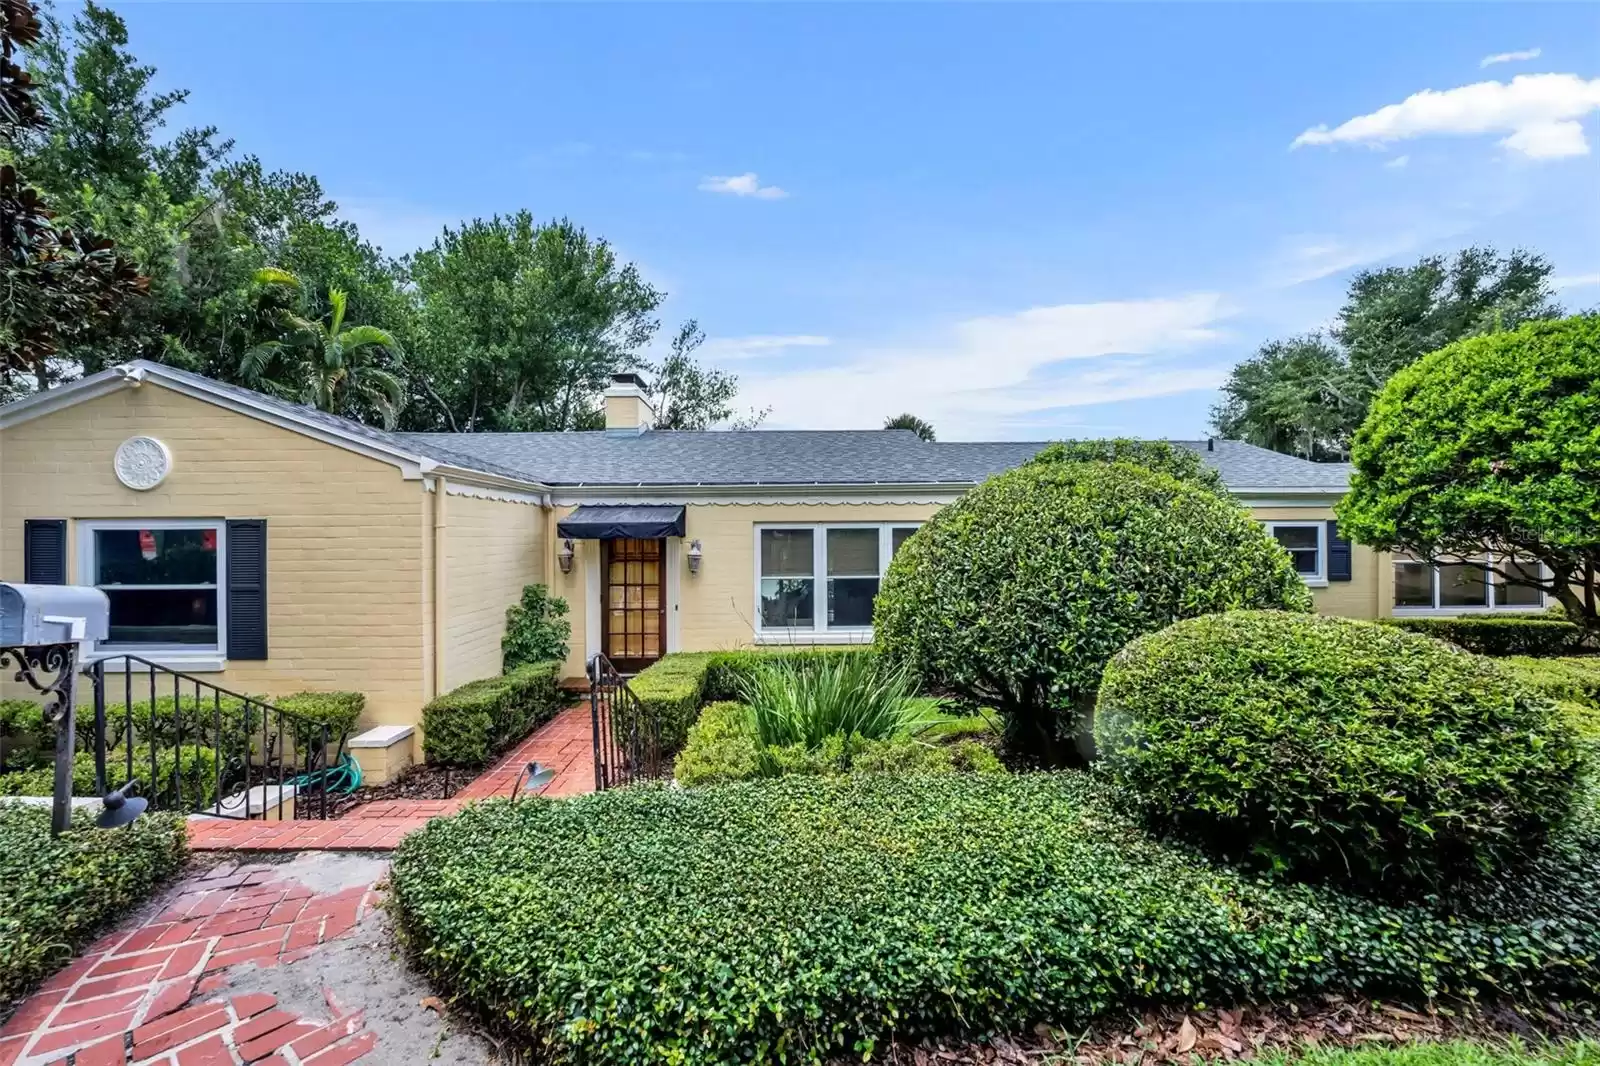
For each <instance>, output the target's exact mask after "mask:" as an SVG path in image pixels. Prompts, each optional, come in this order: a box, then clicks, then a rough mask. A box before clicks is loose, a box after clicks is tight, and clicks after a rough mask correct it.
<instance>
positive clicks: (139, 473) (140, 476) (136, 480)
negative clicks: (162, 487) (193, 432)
mask: <svg viewBox="0 0 1600 1066" xmlns="http://www.w3.org/2000/svg"><path fill="white" fill-rule="evenodd" d="M111 465H112V467H113V468H114V469H115V470H116V472H117V480H118V481H120V482H122V483H123V484H124V485H126V486H128V487H129V488H130V489H138V490H139V491H140V492H143V491H145V490H146V489H153V488H155V487H156V486H157V485H159V484H161V482H162V480H163V479H164V478H165V477H166V476H167V474H168V472H169V471H171V470H172V453H171V452H169V451H167V446H166V445H165V444H162V443H161V442H160V441H158V440H156V439H155V438H154V437H129V438H128V439H127V440H125V441H123V442H122V444H121V445H119V446H118V448H117V456H116V458H115V459H113V460H112V461H111Z"/></svg>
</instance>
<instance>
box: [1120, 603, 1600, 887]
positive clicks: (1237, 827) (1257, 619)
mask: <svg viewBox="0 0 1600 1066" xmlns="http://www.w3.org/2000/svg"><path fill="white" fill-rule="evenodd" d="M1095 733H1096V739H1097V741H1098V742H1099V746H1100V751H1101V756H1102V762H1103V765H1104V766H1105V767H1106V768H1107V769H1108V770H1109V771H1110V773H1111V774H1112V775H1113V776H1114V777H1115V778H1116V779H1117V780H1118V781H1120V782H1121V783H1122V784H1123V785H1125V786H1126V787H1127V788H1128V790H1129V792H1130V793H1131V794H1132V797H1133V799H1134V801H1135V802H1136V803H1137V804H1138V805H1139V806H1140V808H1141V809H1142V810H1143V812H1144V814H1145V816H1146V817H1147V819H1148V820H1149V821H1150V822H1151V823H1152V824H1155V825H1157V826H1160V827H1163V828H1173V829H1177V830H1178V831H1180V832H1182V833H1183V834H1185V835H1186V836H1189V837H1191V838H1193V839H1196V840H1198V841H1200V842H1202V843H1205V844H1207V845H1208V846H1210V847H1212V848H1214V849H1216V850H1218V851H1221V852H1223V853H1224V854H1227V855H1230V856H1233V857H1236V858H1240V859H1259V860H1264V861H1265V862H1267V863H1268V864H1270V865H1271V866H1272V867H1273V868H1275V869H1277V870H1279V871H1284V872H1288V873H1291V874H1294V875H1296V876H1302V877H1322V878H1328V879H1332V880H1339V881H1348V882H1352V883H1357V884H1361V885H1367V886H1390V887H1395V886H1408V885H1414V884H1424V885H1438V884H1442V883H1445V882H1451V881H1455V880H1458V879H1460V878H1463V877H1472V876H1479V875H1484V874H1488V873H1492V872H1495V871H1497V870H1500V869H1502V868H1504V867H1507V866H1509V865H1511V864H1513V863H1518V862H1521V861H1525V860H1526V859H1527V858H1528V857H1529V856H1530V855H1532V854H1533V853H1535V852H1537V850H1538V849H1539V848H1540V846H1541V845H1542V844H1543V842H1544V841H1545V839H1546V838H1547V837H1548V835H1549V833H1550V831H1551V829H1552V828H1554V827H1557V826H1559V825H1561V824H1562V823H1563V822H1564V821H1565V820H1566V818H1567V816H1568V814H1569V812H1570V811H1571V808H1572V802H1573V796H1574V787H1575V781H1576V778H1577V773H1578V770H1579V768H1580V766H1581V763H1582V758H1581V753H1580V750H1579V748H1578V745H1577V740H1576V738H1575V737H1574V735H1573V732H1572V729H1571V728H1570V726H1569V724H1568V723H1567V722H1566V721H1565V719H1564V718H1563V717H1562V716H1561V715H1560V713H1559V712H1558V711H1557V709H1556V706H1555V704H1554V703H1553V702H1552V701H1551V700H1549V699H1548V698H1546V697H1545V696H1543V695H1541V694H1540V693H1538V692H1537V691H1536V690H1534V689H1532V688H1529V687H1527V686H1525V685H1523V684H1522V683H1521V682H1520V681H1519V680H1518V678H1517V676H1516V675H1515V674H1514V673H1513V672H1511V671H1509V670H1505V669H1501V668H1500V667H1499V666H1497V665H1496V664H1495V663H1494V662H1493V661H1492V660H1489V659H1485V658H1482V657H1479V656H1475V655H1471V654H1468V653H1466V652H1462V651H1459V650H1457V649H1454V648H1451V647H1448V646H1446V645H1443V644H1440V643H1439V642H1437V641H1433V640H1428V639H1426V638H1424V637H1419V636H1416V635H1414V634H1410V633H1405V632H1401V631H1399V630H1395V629H1392V628H1389V627H1385V626H1377V625H1373V624H1371V623H1369V622H1358V621H1354V620H1351V619H1345V618H1330V617H1326V616H1320V615H1299V614H1288V613H1284V612H1279V611H1238V612H1233V613H1230V614H1222V615H1209V616H1206V617H1203V618H1193V619H1189V620H1187V621H1183V622H1178V623H1176V624H1174V625H1172V626H1169V627H1168V628H1166V629H1164V630H1162V631H1160V632H1159V633H1152V634H1149V635H1148V636H1144V637H1141V638H1139V639H1138V640H1136V641H1134V642H1133V643H1131V644H1129V645H1128V647H1127V648H1125V649H1123V650H1122V651H1121V652H1120V653H1118V655H1117V656H1116V658H1114V659H1112V660H1111V662H1110V663H1109V664H1108V665H1107V667H1106V672H1105V680H1104V682H1103V683H1102V685H1101V688H1100V702H1099V708H1098V711H1097V714H1096V721H1095Z"/></svg>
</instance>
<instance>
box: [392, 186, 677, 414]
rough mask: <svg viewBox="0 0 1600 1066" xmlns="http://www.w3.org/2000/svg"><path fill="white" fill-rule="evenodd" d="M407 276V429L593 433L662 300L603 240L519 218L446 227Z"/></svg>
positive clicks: (561, 224) (651, 330)
mask: <svg viewBox="0 0 1600 1066" xmlns="http://www.w3.org/2000/svg"><path fill="white" fill-rule="evenodd" d="M410 271H411V278H412V281H413V282H414V283H415V286H416V292H417V295H418V297H419V298H420V300H421V309H420V315H419V322H418V335H417V338H416V341H415V343H414V344H413V351H412V354H413V371H414V372H413V381H414V383H415V385H416V387H417V388H418V389H419V390H420V391H421V393H422V395H423V398H424V401H423V402H422V403H419V404H418V405H417V410H416V411H415V412H414V414H413V417H412V419H411V420H410V422H411V423H415V426H414V428H417V429H433V428H442V429H458V430H474V429H497V430H564V429H591V428H595V427H596V426H598V425H599V424H600V415H599V409H598V404H597V398H598V396H599V394H600V392H601V391H602V390H603V389H604V388H605V386H606V384H607V383H608V382H609V380H610V378H611V375H612V374H613V373H615V372H617V371H619V370H623V369H626V368H627V367H630V366H633V365H636V364H637V363H638V361H639V353H640V352H642V350H643V349H644V347H645V345H646V344H648V343H649V341H650V338H651V337H652V336H654V334H655V331H656V328H657V325H658V323H657V320H656V319H655V317H654V315H655V310H656V308H657V307H659V306H660V305H661V301H662V299H663V298H664V294H663V293H661V292H660V291H659V290H657V289H655V288H654V287H652V286H651V285H650V284H649V283H648V282H646V281H645V280H644V277H643V275H642V274H641V273H640V272H639V268H638V267H636V266H635V265H633V264H632V263H626V262H623V261H621V260H620V259H619V258H618V257H617V254H616V251H615V250H614V249H613V248H612V247H611V245H610V244H608V243H607V242H605V241H604V240H600V239H598V238H594V237H590V236H589V235H588V234H587V233H586V232H584V230H583V228H582V227H580V226H578V225H576V224H574V223H572V222H570V221H568V220H566V219H561V220H559V221H556V222H551V223H547V224H540V223H537V222H535V221H534V219H533V216H532V214H530V213H529V212H527V211H520V212H518V213H517V214H515V215H512V216H510V217H508V218H502V217H500V216H498V215H497V216H495V217H493V218H491V219H488V220H487V221H485V220H482V219H477V220H474V221H472V222H468V223H466V224H465V225H463V226H461V227H460V228H459V229H446V230H445V231H444V233H443V235H442V236H440V238H439V239H438V240H436V241H435V242H434V244H433V247H432V248H429V249H427V250H426V251H422V252H419V253H417V254H416V255H415V256H413V257H412V259H411V261H410Z"/></svg>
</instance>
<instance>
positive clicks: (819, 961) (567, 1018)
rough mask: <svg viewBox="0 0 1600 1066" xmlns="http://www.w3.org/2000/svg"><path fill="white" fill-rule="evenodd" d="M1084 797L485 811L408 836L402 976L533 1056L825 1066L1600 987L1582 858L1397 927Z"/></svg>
mask: <svg viewBox="0 0 1600 1066" xmlns="http://www.w3.org/2000/svg"><path fill="white" fill-rule="evenodd" d="M1105 787H1106V785H1105V782H1103V781H1102V780H1101V779H1099V778H1098V777H1097V775H1092V774H1077V773H1074V774H1021V775H1010V774H994V775H983V774H978V775H952V776H926V775H912V776H904V777H902V776H896V775H889V774H865V775H852V776H844V777H796V776H791V777H785V778H782V779H780V780H776V781H760V782H748V783H743V784H734V785H728V786H725V787H721V788H715V789H674V788H667V787H656V786H642V787H638V788H629V789H618V790H613V791H608V792H604V793H600V794H597V795H593V796H586V797H581V798H578V799H574V800H565V801H561V802H545V801H530V802H522V803H516V804H512V803H508V802H489V803H484V804H478V805H474V806H471V807H469V808H467V809H466V810H465V811H464V812H462V813H461V814H459V815H457V816H455V817H453V818H445V819H437V820H435V821H433V822H431V823H429V825H428V826H427V827H426V828H424V829H423V830H421V831H419V832H417V833H414V834H412V835H410V836H409V837H407V838H406V840H405V841H404V842H402V844H401V845H400V847H399V849H398V850H397V851H396V853H395V858H394V864H393V868H392V875H391V876H392V881H393V886H394V897H393V898H394V900H395V903H396V906H397V912H398V915H399V916H400V919H401V921H402V924H403V926H404V929H405V931H406V935H407V937H408V939H409V943H410V945H411V947H412V948H413V950H414V952H415V958H416V959H417V960H418V961H419V963H420V965H421V966H422V967H424V968H425V969H426V970H427V971H429V972H430V974H431V975H432V976H433V977H434V978H435V979H436V980H437V981H439V982H440V984H441V985H442V986H443V987H448V988H450V989H452V990H454V992H455V994H456V995H457V996H458V997H459V1000H460V1002H461V1004H462V1005H463V1006H468V1005H470V1006H471V1007H473V1008H476V1009H477V1010H480V1011H482V1012H483V1013H485V1014H486V1015H488V1016H492V1017H494V1018H495V1019H497V1021H499V1022H500V1023H502V1024H503V1025H505V1026H507V1027H508V1028H509V1029H510V1030H511V1031H512V1032H513V1033H514V1034H515V1035H516V1036H517V1037H519V1038H520V1039H521V1040H522V1041H524V1042H526V1043H527V1044H529V1045H531V1046H533V1047H535V1048H537V1049H538V1052H539V1054H540V1055H541V1056H542V1057H546V1058H548V1059H550V1060H551V1061H557V1062H571V1063H588V1064H612V1063H615V1064H624V1063H626V1064H635V1063H646V1062H672V1063H676V1064H678V1066H702V1064H712V1063H726V1062H753V1061H772V1062H781V1061H787V1062H809V1063H819V1062H823V1061H827V1060H829V1059H830V1058H831V1057H833V1056H835V1055H838V1056H841V1057H842V1056H844V1055H849V1056H851V1057H856V1058H859V1057H870V1056H872V1054H873V1052H874V1051H875V1050H880V1049H881V1048H882V1046H883V1042H884V1040H885V1039H886V1037H887V1036H888V1035H889V1034H891V1033H893V1034H894V1035H896V1036H898V1037H902V1038H907V1039H911V1040H915V1039H917V1038H919V1037H922V1036H927V1035H956V1036H959V1035H961V1034H962V1033H963V1032H964V1033H965V1034H967V1035H971V1034H981V1033H986V1032H996V1031H1000V1032H1004V1031H1018V1030H1022V1029H1026V1028H1029V1027H1031V1026H1033V1025H1034V1024H1036V1023H1039V1022H1041V1021H1048V1022H1052V1023H1056V1024H1061V1025H1065V1026H1072V1027H1078V1026H1081V1025H1083V1024H1084V1023H1085V1022H1087V1021H1088V1020H1089V1019H1091V1018H1093V1017H1095V1016H1097V1015H1101V1014H1104V1013H1105V1012H1107V1011H1112V1010H1122V1009H1128V1010H1137V1009H1141V1008H1143V1007H1144V1006H1146V1005H1148V1004H1151V1003H1164V1004H1191V1003H1195V1002H1200V1001H1203V1002H1210V1003H1220V1002H1252V1001H1257V1002H1258V1001H1264V1000H1275V999H1286V998H1292V997H1299V996H1313V995H1321V994H1323V993H1330V994H1360V995H1370V996H1383V997H1389V996H1395V997H1412V998H1416V997H1426V996H1432V995H1444V994H1463V995H1466V994H1472V993H1474V992H1476V993H1479V994H1502V993H1504V994H1517V995H1523V996H1527V997H1530V998H1539V997H1553V998H1569V997H1592V996H1593V995H1594V994H1595V993H1596V992H1600V978H1597V972H1596V964H1595V960H1596V959H1597V958H1600V917H1597V916H1600V848H1597V847H1596V846H1595V845H1596V844H1597V843H1600V840H1597V839H1596V838H1595V836H1594V833H1593V830H1592V829H1589V830H1587V835H1585V836H1582V837H1579V836H1577V835H1576V834H1573V833H1569V834H1564V835H1563V837H1562V838H1561V840H1560V841H1559V842H1558V843H1557V846H1555V847H1553V848H1552V849H1551V850H1550V851H1549V852H1548V853H1546V855H1544V856H1542V857H1541V858H1539V859H1538V860H1536V861H1535V862H1534V863H1533V864H1531V865H1530V867H1529V868H1528V869H1527V870H1525V871H1523V872H1522V874H1521V875H1520V876H1519V877H1518V878H1517V879H1515V880H1505V881H1495V882H1490V883H1486V884H1482V885H1478V886H1474V887H1473V888H1471V889H1469V890H1464V891H1462V892H1459V893H1456V894H1454V895H1452V896H1451V897H1450V898H1449V901H1448V902H1449V908H1450V909H1448V910H1446V909H1443V908H1444V906H1445V904H1444V903H1443V902H1440V901H1429V902H1427V903H1419V904H1413V905H1409V906H1400V905H1393V904H1385V903H1382V902H1378V901H1374V900H1372V899H1369V898H1366V897H1361V896H1353V895H1346V894H1342V893H1340V892H1339V891H1337V890H1335V889H1332V888H1329V887H1324V886H1312V885H1305V884H1296V883H1286V882H1269V881H1263V880H1256V879H1253V878H1251V877H1249V876H1246V875H1243V874H1241V873H1238V872H1234V871H1230V870H1228V869H1226V868H1222V867H1218V866H1214V865H1211V864H1208V863H1207V862H1205V861H1203V860H1201V859H1200V858H1199V857H1198V856H1197V855H1196V854H1195V853H1194V852H1192V851H1189V850H1187V849H1185V848H1182V847H1177V846H1173V845H1168V844H1163V843H1160V842H1157V841H1154V840H1152V839H1151V838H1149V837H1148V836H1146V835H1145V834H1144V833H1143V832H1142V831H1141V830H1140V829H1139V828H1138V826H1137V824H1136V822H1135V821H1134V820H1133V819H1132V818H1131V817H1128V816H1125V815H1124V814H1122V813H1121V812H1120V809H1119V807H1118V806H1117V805H1116V804H1115V803H1113V802H1110V801H1108V800H1107V799H1106V798H1105V796H1104V794H1103V790H1104V789H1105Z"/></svg>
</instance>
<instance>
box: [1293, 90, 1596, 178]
mask: <svg viewBox="0 0 1600 1066" xmlns="http://www.w3.org/2000/svg"><path fill="white" fill-rule="evenodd" d="M1597 110H1600V78H1595V79H1593V80H1585V79H1583V78H1580V77H1578V76H1577V75H1576V74H1522V75H1518V76H1517V77H1515V78H1513V79H1511V81H1510V82H1498V81H1484V82H1478V83H1477V84H1475V85H1463V86H1461V87H1460V88H1458V89H1447V90H1445V91H1443V92H1439V91H1437V90H1434V89H1424V90H1423V91H1422V92H1419V93H1414V94H1412V95H1411V96H1408V97H1407V98H1406V99H1405V100H1403V101H1401V102H1400V103H1398V104H1390V105H1388V106H1387V107H1381V108H1379V109H1378V110H1377V111H1374V112H1372V114H1370V115H1358V116H1356V117H1355V118H1352V119H1350V120H1349V121H1347V122H1344V123H1342V124H1340V125H1338V126H1335V127H1334V128H1332V129H1329V128H1328V127H1327V126H1314V127H1312V128H1311V129H1308V130H1306V131H1305V132H1304V133H1302V134H1301V135H1300V136H1298V137H1296V138H1295V139H1294V143H1293V144H1291V145H1290V147H1291V148H1299V147H1300V146H1301V145H1308V144H1310V145H1321V144H1330V145H1332V144H1364V145H1373V146H1382V145H1387V144H1393V143H1395V142H1396V141H1406V140H1412V139H1415V138H1418V137H1429V136H1471V135H1476V134H1485V133H1504V134H1508V136H1506V137H1505V138H1504V139H1503V140H1502V141H1501V142H1500V143H1501V144H1502V145H1504V146H1505V147H1506V148H1508V149H1510V150H1511V151H1513V152H1517V153H1519V154H1521V155H1524V156H1526V157H1528V158H1529V159H1563V158H1567V157H1569V156H1577V155H1587V154H1588V152H1589V144H1588V142H1587V141H1586V140H1585V139H1584V136H1583V127H1582V126H1581V125H1579V121H1578V120H1579V119H1581V118H1583V117H1584V116H1585V115H1587V114H1589V113H1590V112H1592V111H1597Z"/></svg>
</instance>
